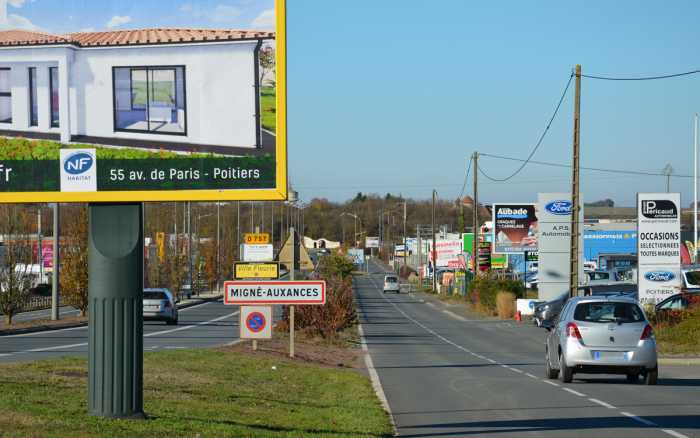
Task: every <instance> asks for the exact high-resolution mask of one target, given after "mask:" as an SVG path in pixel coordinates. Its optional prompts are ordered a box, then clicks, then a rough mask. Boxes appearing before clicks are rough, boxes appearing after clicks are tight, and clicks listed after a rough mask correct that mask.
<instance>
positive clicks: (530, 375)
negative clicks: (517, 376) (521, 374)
mask: <svg viewBox="0 0 700 438" xmlns="http://www.w3.org/2000/svg"><path fill="white" fill-rule="evenodd" d="M525 375H526V376H528V377H531V378H533V379H535V380H539V378H538V377H537V376H535V375H534V374H530V373H525Z"/></svg>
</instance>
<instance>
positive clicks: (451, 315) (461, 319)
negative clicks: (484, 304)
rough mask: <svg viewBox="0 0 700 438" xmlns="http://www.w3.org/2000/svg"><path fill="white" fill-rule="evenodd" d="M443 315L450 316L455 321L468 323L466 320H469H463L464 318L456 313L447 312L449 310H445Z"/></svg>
mask: <svg viewBox="0 0 700 438" xmlns="http://www.w3.org/2000/svg"><path fill="white" fill-rule="evenodd" d="M443 313H445V314H447V315H449V316H450V317H452V318H454V319H456V320H458V321H466V320H467V318H463V317H461V316H459V315H457V314H456V313H454V312H450V311H449V310H447V309H445V310H443Z"/></svg>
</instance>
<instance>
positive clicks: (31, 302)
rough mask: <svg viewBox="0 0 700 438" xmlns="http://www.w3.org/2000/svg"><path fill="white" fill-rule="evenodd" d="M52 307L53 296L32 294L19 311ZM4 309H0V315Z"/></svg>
mask: <svg viewBox="0 0 700 438" xmlns="http://www.w3.org/2000/svg"><path fill="white" fill-rule="evenodd" d="M58 304H59V306H60V305H61V302H60V301H59V303H58ZM50 308H51V297H43V296H36V295H33V296H30V297H29V299H28V300H27V301H25V302H24V303H23V304H22V306H21V307H20V310H19V312H17V313H22V312H32V311H35V310H44V309H50ZM2 314H3V312H2V309H0V315H2Z"/></svg>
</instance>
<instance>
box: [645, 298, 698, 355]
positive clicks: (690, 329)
mask: <svg viewBox="0 0 700 438" xmlns="http://www.w3.org/2000/svg"><path fill="white" fill-rule="evenodd" d="M654 331H655V334H656V344H657V348H658V349H659V353H660V354H663V355H693V356H698V355H700V336H698V335H699V334H700V309H697V310H695V311H693V312H692V313H691V314H690V315H689V316H688V317H686V318H685V319H683V320H682V321H680V322H678V323H677V324H674V325H666V324H657V325H656V327H654Z"/></svg>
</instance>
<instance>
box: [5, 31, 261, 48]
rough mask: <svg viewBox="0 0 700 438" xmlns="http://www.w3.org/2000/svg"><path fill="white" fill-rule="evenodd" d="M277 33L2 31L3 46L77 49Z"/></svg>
mask: <svg viewBox="0 0 700 438" xmlns="http://www.w3.org/2000/svg"><path fill="white" fill-rule="evenodd" d="M274 38H275V33H274V32H271V31H259V30H238V29H186V28H158V29H133V30H116V31H105V32H75V33H70V34H68V35H53V34H47V33H42V32H33V31H26V30H5V31H0V46H35V45H49V44H70V45H73V46H77V47H108V46H136V45H157V44H182V43H204V42H222V41H246V40H261V39H274Z"/></svg>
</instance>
